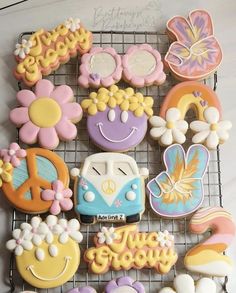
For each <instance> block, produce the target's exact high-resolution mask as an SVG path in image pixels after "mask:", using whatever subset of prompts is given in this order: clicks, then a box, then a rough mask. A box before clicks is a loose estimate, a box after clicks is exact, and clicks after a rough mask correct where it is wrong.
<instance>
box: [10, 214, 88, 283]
mask: <svg viewBox="0 0 236 293" xmlns="http://www.w3.org/2000/svg"><path fill="white" fill-rule="evenodd" d="M79 228H80V224H79V222H78V220H76V219H72V220H69V221H67V220H66V219H58V218H57V217H56V216H52V215H50V216H48V217H47V218H46V220H45V221H42V220H41V218H40V217H33V218H32V219H31V222H30V224H29V223H23V224H21V226H20V229H15V230H14V231H13V232H12V236H13V239H11V240H9V241H8V242H7V244H6V247H7V248H8V249H9V250H11V251H14V253H15V256H16V266H17V269H18V271H19V273H20V275H21V277H22V278H23V279H24V280H25V281H27V282H28V283H29V284H31V285H32V286H34V287H37V288H54V287H58V286H61V285H62V284H64V283H66V282H67V281H68V280H69V279H71V278H72V277H73V275H74V274H75V272H76V271H77V269H78V266H79V264H80V249H79V246H78V243H80V242H81V241H82V238H83V237H82V234H81V233H80V232H79Z"/></svg>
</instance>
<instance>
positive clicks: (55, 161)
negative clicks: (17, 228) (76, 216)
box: [0, 143, 69, 213]
mask: <svg viewBox="0 0 236 293" xmlns="http://www.w3.org/2000/svg"><path fill="white" fill-rule="evenodd" d="M12 145H15V146H16V145H17V144H15V143H13V144H11V145H10V146H12ZM17 148H18V147H17ZM18 151H19V152H20V153H21V154H23V155H26V156H24V157H21V158H20V157H19V156H18V158H13V157H12V156H11V160H12V159H13V161H14V162H17V163H19V162H18V160H20V164H19V165H18V166H17V167H13V166H12V165H11V163H8V162H7V163H4V162H3V161H2V160H0V179H1V181H0V182H1V183H2V184H1V185H2V190H3V193H4V195H5V196H6V198H7V200H8V201H9V202H10V203H11V204H12V205H13V206H14V207H15V208H17V209H19V210H20V211H22V212H26V213H44V212H47V211H48V210H49V209H50V207H51V206H52V204H53V202H52V200H44V199H42V197H41V190H47V189H51V186H52V182H54V181H56V180H60V182H62V183H63V186H64V188H65V189H66V188H67V187H68V184H69V174H68V169H67V166H66V165H65V163H64V161H63V160H62V159H61V158H60V157H59V156H58V155H57V154H56V153H54V152H51V151H49V150H46V149H41V148H31V149H27V150H21V149H18ZM5 152H6V150H4V151H3V153H4V154H5ZM7 159H9V157H7ZM63 204H65V202H62V206H63V208H65V205H63ZM55 205H57V204H56V203H54V206H55ZM62 206H61V207H62Z"/></svg>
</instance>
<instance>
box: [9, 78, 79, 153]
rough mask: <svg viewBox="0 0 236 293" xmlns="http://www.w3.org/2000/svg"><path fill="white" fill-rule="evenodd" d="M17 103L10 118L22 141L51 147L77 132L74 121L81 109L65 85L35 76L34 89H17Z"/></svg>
mask: <svg viewBox="0 0 236 293" xmlns="http://www.w3.org/2000/svg"><path fill="white" fill-rule="evenodd" d="M16 97H17V100H18V102H19V103H20V107H17V108H15V109H13V110H12V111H11V112H10V120H11V121H12V122H13V123H14V124H15V125H16V126H17V127H20V131H19V135H20V139H21V140H22V142H24V143H27V144H34V143H36V142H37V141H38V142H39V144H40V145H41V146H42V147H43V148H47V149H54V148H56V147H57V146H58V144H59V139H61V140H63V141H70V140H73V139H74V138H75V137H76V135H77V128H76V126H75V125H74V124H75V123H77V122H79V121H80V120H81V118H82V109H81V107H80V105H79V104H78V103H74V102H72V101H73V99H74V95H73V91H72V89H71V88H70V87H69V86H67V85H60V86H58V87H56V88H54V85H53V84H52V83H51V82H50V81H49V80H46V79H42V80H39V81H38V82H37V84H36V86H35V91H34V92H33V91H30V90H26V89H24V90H21V91H19V92H18V93H17V96H16Z"/></svg>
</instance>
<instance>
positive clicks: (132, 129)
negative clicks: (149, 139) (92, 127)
mask: <svg viewBox="0 0 236 293" xmlns="http://www.w3.org/2000/svg"><path fill="white" fill-rule="evenodd" d="M96 125H97V127H98V129H99V131H100V133H101V135H102V136H103V137H104V138H105V139H106V140H108V141H110V142H114V143H117V142H123V141H125V140H127V139H129V138H130V137H131V136H132V135H133V134H134V133H135V131H137V130H138V128H137V127H135V126H133V127H131V132H130V133H129V135H128V136H126V137H125V138H123V139H120V140H115V139H111V138H109V137H107V136H106V135H105V134H104V132H103V130H102V126H103V123H102V122H99V123H97V124H96Z"/></svg>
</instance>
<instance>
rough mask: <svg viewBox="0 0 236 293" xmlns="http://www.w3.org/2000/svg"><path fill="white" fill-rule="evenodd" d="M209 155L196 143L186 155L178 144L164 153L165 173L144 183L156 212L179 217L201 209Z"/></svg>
mask: <svg viewBox="0 0 236 293" xmlns="http://www.w3.org/2000/svg"><path fill="white" fill-rule="evenodd" d="M209 156H210V154H209V151H208V150H207V149H206V148H205V147H204V146H202V145H197V144H196V145H192V146H191V147H190V148H189V149H188V151H187V153H185V151H184V149H183V147H182V146H181V145H178V144H174V145H172V146H169V147H168V148H167V149H166V150H165V152H164V154H163V160H164V165H165V167H166V171H163V172H161V173H160V174H159V175H157V177H156V178H154V179H152V180H151V181H149V182H148V184H147V189H148V192H149V201H150V204H151V207H152V209H153V211H154V212H155V213H157V214H158V215H160V216H163V217H167V218H180V217H185V216H187V215H189V214H191V213H193V212H194V211H196V210H197V209H198V208H199V207H200V206H201V204H202V202H203V199H204V188H203V177H204V174H205V172H206V170H207V167H208V163H209Z"/></svg>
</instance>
